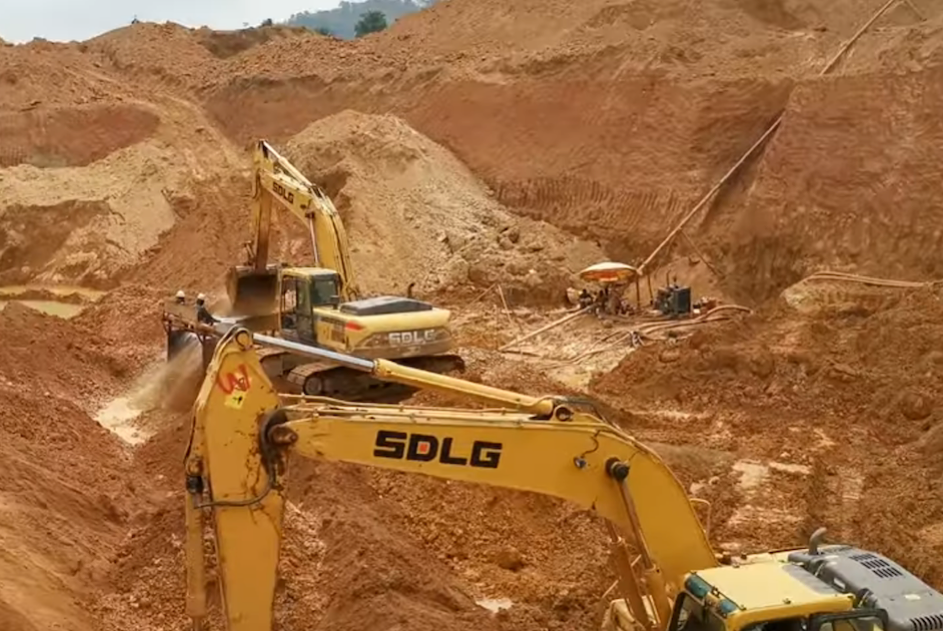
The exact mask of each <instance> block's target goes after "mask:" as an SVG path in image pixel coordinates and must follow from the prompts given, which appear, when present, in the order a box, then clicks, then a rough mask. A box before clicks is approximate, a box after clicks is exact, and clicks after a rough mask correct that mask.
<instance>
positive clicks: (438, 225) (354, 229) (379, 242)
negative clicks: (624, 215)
mask: <svg viewBox="0 0 943 631" xmlns="http://www.w3.org/2000/svg"><path fill="white" fill-rule="evenodd" d="M286 156H287V157H288V159H290V160H291V161H292V162H293V163H294V164H295V165H296V166H297V167H298V168H299V169H301V170H302V171H303V172H305V173H307V174H308V175H309V176H310V178H311V179H312V180H313V181H316V182H321V183H322V184H323V186H324V188H325V190H326V192H327V193H328V195H329V196H330V197H331V198H332V199H333V200H334V203H335V205H336V206H337V207H338V209H339V211H340V212H341V214H342V217H343V221H344V225H345V227H346V229H347V232H348V235H349V238H350V243H351V250H352V258H353V264H354V268H355V269H356V270H357V277H358V282H359V284H360V285H361V286H362V288H363V289H364V290H366V291H367V292H368V293H376V292H383V291H386V292H389V291H394V292H400V293H403V292H405V291H406V289H407V287H408V285H409V284H410V283H416V289H417V291H419V292H422V293H429V292H432V291H435V290H439V289H442V288H447V287H455V286H464V285H468V284H469V283H473V284H476V285H480V286H483V287H488V286H490V285H492V284H494V283H500V284H502V285H503V286H504V287H505V289H506V291H508V292H510V293H511V295H512V296H514V297H515V298H517V297H519V298H524V297H528V296H529V297H530V298H531V299H536V300H541V299H544V300H545V299H559V298H560V296H562V295H563V293H564V292H565V290H566V287H567V286H568V285H569V284H571V283H572V282H573V280H574V278H573V274H574V273H575V272H578V271H579V270H580V269H582V268H583V267H585V266H586V265H589V264H591V263H594V262H597V261H598V260H600V258H602V253H601V252H600V251H599V250H598V249H596V248H595V247H594V246H592V245H589V244H586V243H585V242H583V243H581V242H579V241H577V240H576V239H574V238H573V237H571V236H569V235H567V234H565V233H563V232H561V231H560V230H558V229H556V228H553V227H552V226H549V225H547V224H545V223H542V222H536V221H531V220H527V219H519V218H516V217H513V216H512V215H510V214H509V213H507V212H506V211H505V210H504V209H503V208H501V206H500V205H499V204H498V203H496V202H495V201H493V200H492V199H491V196H490V192H489V191H488V190H487V188H486V187H484V186H483V185H482V184H481V183H480V182H479V181H478V180H477V179H476V178H475V176H474V175H473V174H472V173H471V172H470V171H469V170H468V169H467V168H466V167H465V166H464V165H463V164H462V163H461V162H459V161H458V159H456V158H455V157H454V156H453V155H452V154H450V153H449V152H448V151H447V150H446V149H445V148H443V147H441V146H440V145H437V144H436V143H434V142H432V141H430V140H429V139H428V138H425V137H424V136H422V135H421V134H419V133H418V132H416V131H415V130H414V129H412V128H411V127H409V125H407V124H406V123H405V122H404V121H402V120H400V119H398V118H396V117H394V116H390V115H387V116H367V115H364V114H358V113H356V112H353V111H345V112H342V113H340V114H337V115H335V116H331V117H328V118H325V119H322V120H320V121H318V122H317V123H314V124H312V125H311V126H310V127H308V128H307V129H305V130H304V131H302V132H301V133H300V134H298V135H297V136H295V137H294V138H293V139H292V140H291V141H290V142H289V143H288V144H287V145H286ZM291 221H292V222H293V227H294V224H298V222H296V221H295V220H294V219H292V220H291ZM292 232H293V234H295V235H297V236H296V238H295V239H294V240H293V242H292V243H291V244H290V247H289V251H290V252H292V254H291V256H289V258H288V259H287V260H299V257H300V256H303V255H302V254H301V252H302V251H305V250H308V249H309V248H310V239H309V238H307V237H305V233H304V230H303V227H301V226H300V224H298V227H297V229H293V230H292ZM381 262H382V263H381Z"/></svg>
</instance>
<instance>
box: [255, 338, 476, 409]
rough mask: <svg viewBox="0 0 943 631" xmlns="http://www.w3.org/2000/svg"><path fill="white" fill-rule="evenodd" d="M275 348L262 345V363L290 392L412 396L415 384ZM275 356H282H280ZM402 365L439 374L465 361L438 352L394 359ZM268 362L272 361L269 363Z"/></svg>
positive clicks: (377, 398) (458, 369) (388, 398)
mask: <svg viewBox="0 0 943 631" xmlns="http://www.w3.org/2000/svg"><path fill="white" fill-rule="evenodd" d="M273 351H274V349H259V350H258V351H257V353H258V354H259V358H260V360H261V362H262V367H263V368H264V369H265V371H266V373H267V374H269V375H270V376H272V375H273V373H274V374H275V378H276V379H278V381H279V390H280V391H281V392H283V393H286V394H304V395H308V396H323V397H331V398H336V399H343V400H346V401H372V402H386V403H395V402H399V401H402V400H404V399H407V398H409V397H410V396H412V395H413V394H414V393H415V392H416V389H415V388H409V387H407V386H404V385H401V384H395V383H389V382H384V381H380V380H379V379H376V378H374V377H372V376H371V375H368V374H365V373H363V372H361V371H357V370H353V369H351V368H345V367H341V366H336V365H333V364H330V363H328V362H312V361H310V360H307V361H304V363H298V364H295V365H294V366H293V367H292V364H293V363H294V361H295V360H297V359H300V358H296V357H295V356H292V355H289V354H287V353H284V352H282V353H279V352H278V351H275V352H273ZM275 357H278V359H277V360H276V359H275ZM393 361H395V362H396V363H397V364H400V365H402V366H409V367H410V368H419V369H421V370H426V371H429V372H434V373H438V374H454V373H462V372H464V370H465V362H464V360H462V358H461V357H459V356H458V355H434V356H427V357H411V358H406V359H396V360H393ZM267 364H268V365H267Z"/></svg>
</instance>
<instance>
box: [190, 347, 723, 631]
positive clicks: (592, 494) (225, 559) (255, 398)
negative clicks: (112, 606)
mask: <svg viewBox="0 0 943 631" xmlns="http://www.w3.org/2000/svg"><path fill="white" fill-rule="evenodd" d="M252 347H253V339H252V336H251V334H250V333H249V332H248V331H247V330H245V329H232V330H230V331H229V332H228V333H227V334H226V335H225V336H224V337H223V339H222V340H221V341H220V343H219V345H218V346H217V348H216V351H215V354H214V356H213V359H212V361H211V363H210V366H209V369H208V371H207V375H206V378H205V380H204V382H203V386H202V388H201V391H200V393H199V396H198V399H197V402H196V405H195V407H194V417H193V426H192V431H191V437H190V444H189V447H188V450H187V456H186V475H187V490H188V499H187V509H186V516H187V567H188V572H187V574H188V576H187V578H188V598H187V611H188V614H189V615H190V616H191V617H192V618H193V620H194V622H195V623H196V624H199V623H200V621H201V620H203V618H205V616H206V614H207V607H206V594H205V588H204V584H205V575H204V558H203V556H204V551H203V519H204V517H205V514H206V513H207V512H210V513H211V514H212V517H213V523H214V525H215V533H216V543H217V558H218V564H219V569H218V575H219V584H220V590H221V602H222V606H223V617H224V619H225V620H226V622H227V625H228V631H270V630H271V629H272V625H273V603H274V597H275V586H276V568H277V565H278V557H279V547H280V542H281V538H282V527H283V526H282V524H283V513H284V505H285V501H286V487H285V484H286V481H287V477H286V476H287V465H288V457H289V456H290V454H292V452H294V453H297V454H299V455H302V456H305V457H309V458H319V459H324V460H331V461H338V462H350V463H359V464H364V465H368V466H373V467H380V468H384V469H392V470H398V471H406V472H412V473H419V474H425V475H430V476H434V477H438V478H443V479H449V480H461V481H466V482H476V483H481V484H487V485H491V486H496V487H502V488H508V489H518V490H523V491H531V492H535V493H541V494H545V495H552V496H555V497H559V498H562V499H565V500H569V501H571V502H574V503H575V504H577V505H579V506H581V507H583V508H586V509H589V510H593V511H595V512H596V513H597V514H598V515H600V516H601V517H603V518H605V519H606V520H608V521H609V522H610V524H611V525H612V529H613V530H614V531H615V532H617V533H618V534H619V535H621V538H622V539H623V540H624V542H625V543H627V544H628V545H631V546H632V548H634V550H635V552H636V553H637V554H638V556H639V560H640V564H639V565H640V570H635V569H633V568H632V564H631V562H629V560H628V558H626V559H625V560H624V562H623V563H621V564H620V567H621V568H622V571H620V583H621V588H622V592H623V595H624V597H625V598H626V601H627V603H628V605H629V608H630V610H631V611H632V614H633V616H634V617H635V618H636V619H637V620H639V621H640V623H641V624H642V626H643V627H645V628H649V629H654V628H664V626H665V625H666V624H667V621H668V615H669V611H670V599H671V598H673V596H674V594H676V593H677V591H678V590H679V589H681V585H682V582H683V579H684V576H685V575H686V574H687V573H688V572H690V571H693V570H698V569H704V568H708V567H714V566H716V565H717V564H718V561H717V557H716V555H715V554H714V552H713V551H712V549H711V546H710V544H709V542H708V540H707V536H706V534H705V532H704V530H703V528H702V526H701V523H700V521H699V520H698V517H697V515H696V513H695V511H694V509H693V507H692V505H691V502H690V501H689V499H688V497H687V494H686V493H685V491H684V488H683V487H682V486H681V484H680V482H679V481H678V480H677V479H676V478H675V476H674V475H673V474H672V473H671V471H670V470H669V469H668V467H667V466H666V465H665V464H664V462H662V461H661V459H660V458H659V457H658V456H657V455H656V454H655V453H654V452H652V451H651V450H650V449H648V448H647V447H645V446H644V445H642V444H640V443H638V442H637V441H635V440H634V439H632V438H631V437H629V436H628V435H626V434H624V433H623V432H621V431H620V430H618V429H617V428H615V427H612V426H610V425H608V424H607V423H604V422H603V421H601V420H599V419H597V418H595V417H593V416H590V415H586V414H582V413H576V414H574V415H573V416H571V417H569V420H559V419H557V418H556V417H554V418H552V419H551V420H535V417H534V416H533V415H531V414H528V413H526V412H517V411H508V410H462V409H444V408H420V407H402V406H382V405H372V406H360V405H356V404H350V403H344V402H340V401H335V400H331V399H322V398H313V397H290V398H286V399H287V401H294V403H293V404H283V401H282V399H281V398H280V397H279V396H278V394H277V393H276V392H275V390H274V388H273V387H272V384H271V383H270V382H269V380H268V378H267V377H266V375H265V373H264V371H263V370H262V367H261V365H260V364H259V361H258V359H257V358H256V355H255V354H254V353H253V351H252ZM287 401H286V403H287ZM622 548H623V550H625V546H622Z"/></svg>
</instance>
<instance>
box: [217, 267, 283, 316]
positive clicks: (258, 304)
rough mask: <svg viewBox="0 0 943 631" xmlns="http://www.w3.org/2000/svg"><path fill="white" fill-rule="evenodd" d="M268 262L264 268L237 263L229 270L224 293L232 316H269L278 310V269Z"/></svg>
mask: <svg viewBox="0 0 943 631" xmlns="http://www.w3.org/2000/svg"><path fill="white" fill-rule="evenodd" d="M279 268H280V266H279V265H277V264H270V265H268V266H267V267H266V268H265V269H264V270H259V269H256V268H255V267H251V266H247V265H239V266H236V267H233V268H231V269H230V270H229V275H228V276H227V278H226V293H227V294H228V296H229V304H230V315H232V316H237V317H238V316H253V317H255V316H269V315H274V314H275V313H276V312H277V311H278V271H279Z"/></svg>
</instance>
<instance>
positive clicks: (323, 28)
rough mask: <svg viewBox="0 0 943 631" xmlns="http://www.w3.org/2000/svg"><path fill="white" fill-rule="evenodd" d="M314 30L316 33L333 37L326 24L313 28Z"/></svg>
mask: <svg viewBox="0 0 943 631" xmlns="http://www.w3.org/2000/svg"><path fill="white" fill-rule="evenodd" d="M314 32H315V33H317V34H318V35H323V36H324V37H334V32H333V31H331V29H329V28H328V27H326V26H319V27H317V28H316V29H314Z"/></svg>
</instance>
